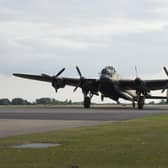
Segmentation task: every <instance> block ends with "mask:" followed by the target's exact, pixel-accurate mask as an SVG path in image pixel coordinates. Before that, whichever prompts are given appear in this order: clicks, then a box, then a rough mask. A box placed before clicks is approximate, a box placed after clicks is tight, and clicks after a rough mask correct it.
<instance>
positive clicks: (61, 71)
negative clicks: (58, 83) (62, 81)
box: [54, 68, 65, 78]
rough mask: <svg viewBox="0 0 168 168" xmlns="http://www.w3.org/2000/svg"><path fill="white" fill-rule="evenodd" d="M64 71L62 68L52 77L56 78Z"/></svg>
mask: <svg viewBox="0 0 168 168" xmlns="http://www.w3.org/2000/svg"><path fill="white" fill-rule="evenodd" d="M64 71H65V68H62V69H61V70H60V71H59V72H58V73H57V74H56V75H55V76H54V77H55V78H57V77H58V76H60V75H61V74H62V73H63V72H64Z"/></svg>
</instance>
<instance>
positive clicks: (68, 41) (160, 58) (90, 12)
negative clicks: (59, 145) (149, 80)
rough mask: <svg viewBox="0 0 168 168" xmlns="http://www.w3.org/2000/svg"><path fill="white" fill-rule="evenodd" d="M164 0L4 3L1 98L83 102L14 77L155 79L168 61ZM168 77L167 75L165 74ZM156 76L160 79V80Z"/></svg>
mask: <svg viewBox="0 0 168 168" xmlns="http://www.w3.org/2000/svg"><path fill="white" fill-rule="evenodd" d="M167 46H168V1H166V0H140V1H133V0H124V1H123V0H117V1H116V0H103V1H102V0H94V1H90V0H85V1H83V0H61V1H60V0H29V1H27V0H21V1H20V0H12V1H11V0H0V80H1V84H0V85H1V87H0V97H9V98H12V97H25V98H28V99H31V100H32V99H33V98H36V97H41V96H42V97H46V96H52V97H56V98H59V99H62V100H64V99H66V98H68V97H69V98H72V99H74V100H75V99H79V97H80V98H82V96H81V95H80V93H79V92H77V93H72V92H71V90H72V89H71V90H70V89H69V88H67V89H66V90H64V91H60V93H58V95H55V93H54V90H53V89H52V88H51V87H50V85H48V84H45V83H40V82H34V81H28V80H23V79H19V78H14V77H11V74H12V73H14V72H19V73H34V74H41V73H49V74H56V73H57V72H58V71H59V70H60V69H61V68H63V67H66V71H65V73H64V76H77V73H76V71H75V66H76V65H79V67H80V68H81V71H82V72H83V75H84V76H86V77H92V76H98V73H99V72H100V70H101V69H102V68H103V67H104V66H106V65H112V66H114V67H116V69H117V71H118V72H119V73H120V74H121V75H122V76H123V77H127V76H135V71H134V66H135V65H137V67H138V71H139V74H140V75H141V77H142V78H143V77H144V76H149V77H150V76H153V75H156V74H158V73H159V72H161V68H162V67H163V65H167V62H168V47H167ZM163 75H164V74H163ZM156 77H157V75H156Z"/></svg>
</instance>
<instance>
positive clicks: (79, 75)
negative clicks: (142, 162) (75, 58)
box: [76, 66, 82, 78]
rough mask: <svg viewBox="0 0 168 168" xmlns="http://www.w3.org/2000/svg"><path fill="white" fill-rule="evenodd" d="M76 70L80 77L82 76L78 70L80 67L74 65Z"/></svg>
mask: <svg viewBox="0 0 168 168" xmlns="http://www.w3.org/2000/svg"><path fill="white" fill-rule="evenodd" d="M76 70H77V72H78V74H79V76H80V78H82V73H81V71H80V69H79V67H78V66H76Z"/></svg>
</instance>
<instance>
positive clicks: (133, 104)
mask: <svg viewBox="0 0 168 168" xmlns="http://www.w3.org/2000/svg"><path fill="white" fill-rule="evenodd" d="M135 106H136V104H135V101H132V107H133V109H134V108H135Z"/></svg>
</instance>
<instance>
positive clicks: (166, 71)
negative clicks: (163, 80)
mask: <svg viewBox="0 0 168 168" xmlns="http://www.w3.org/2000/svg"><path fill="white" fill-rule="evenodd" d="M163 69H164V71H165V74H166V75H167V76H168V70H167V68H166V67H165V66H164V67H163Z"/></svg>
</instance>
